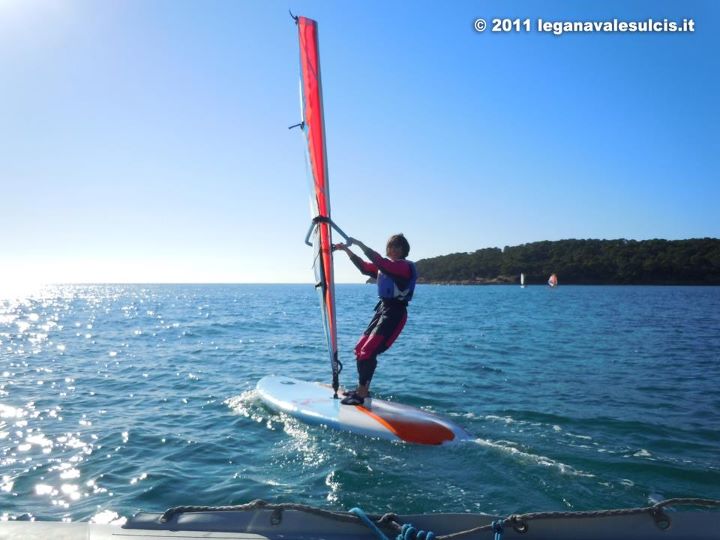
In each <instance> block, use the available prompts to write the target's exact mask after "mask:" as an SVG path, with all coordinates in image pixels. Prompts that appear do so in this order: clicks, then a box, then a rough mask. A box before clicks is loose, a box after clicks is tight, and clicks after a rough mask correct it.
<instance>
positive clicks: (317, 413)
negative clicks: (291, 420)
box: [257, 375, 471, 445]
mask: <svg viewBox="0 0 720 540" xmlns="http://www.w3.org/2000/svg"><path fill="white" fill-rule="evenodd" d="M257 392H258V395H259V396H260V398H261V399H262V401H263V402H264V403H265V404H267V405H268V406H269V407H270V408H271V409H274V410H276V411H280V412H284V413H287V414H289V415H291V416H293V417H295V418H298V419H299V420H302V421H303V422H307V423H309V424H322V425H326V426H328V427H331V428H333V429H337V430H341V431H350V432H353V433H358V434H360V435H366V436H369V437H379V438H382V439H389V440H396V441H405V442H410V443H417V444H433V445H438V444H444V443H449V442H454V441H459V440H467V439H470V438H471V437H470V434H469V433H467V432H466V431H465V430H464V429H463V428H461V427H460V426H458V425H456V424H454V423H452V422H450V421H449V420H446V419H444V418H442V417H440V416H437V415H435V414H432V413H429V412H426V411H423V410H420V409H417V408H415V407H410V406H408V405H402V404H400V403H391V402H389V401H384V400H382V399H376V398H373V399H370V400H366V401H365V404H364V405H342V404H341V403H340V399H335V398H333V391H332V388H330V386H328V385H324V384H321V383H318V382H307V381H301V380H298V379H293V378H291V377H283V376H276V375H270V376H268V377H263V378H262V379H260V381H258V384H257Z"/></svg>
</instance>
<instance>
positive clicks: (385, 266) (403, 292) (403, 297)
mask: <svg viewBox="0 0 720 540" xmlns="http://www.w3.org/2000/svg"><path fill="white" fill-rule="evenodd" d="M365 255H366V256H367V257H368V258H369V259H370V261H371V262H365V261H363V260H362V259H361V258H360V257H358V256H357V255H355V254H354V253H351V254H350V260H351V261H352V262H353V264H354V265H355V266H356V267H357V268H358V269H359V270H360V272H362V273H363V274H364V275H366V276H368V277H371V278H374V279H376V280H378V294H379V296H380V301H379V302H378V304H377V306H375V314H374V315H373V318H372V320H371V321H370V324H369V325H368V327H367V329H366V330H365V332H364V333H363V335H362V337H361V338H360V340H359V341H358V342H357V345H355V355H356V357H357V369H358V380H359V383H360V385H361V386H366V385H368V384H370V381H371V380H372V377H373V374H374V373H375V368H376V367H377V356H378V355H379V354H381V353H383V352H385V351H387V350H388V349H389V348H390V346H391V345H392V344H393V343H394V342H395V340H396V339H397V337H398V336H399V335H400V332H401V331H402V329H403V327H404V326H405V322H406V321H407V305H408V302H409V301H410V300H411V299H412V294H413V291H414V288H415V279H416V277H417V273H416V270H415V265H414V264H413V263H412V262H410V261H407V260H404V259H401V260H397V261H392V260H390V259H386V258H384V257H381V256H380V254H378V253H377V252H375V251H373V250H371V249H368V250H366V251H365Z"/></svg>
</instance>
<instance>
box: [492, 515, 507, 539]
mask: <svg viewBox="0 0 720 540" xmlns="http://www.w3.org/2000/svg"><path fill="white" fill-rule="evenodd" d="M492 530H493V532H494V533H495V540H502V537H503V531H504V530H505V520H504V519H496V520H495V521H493V522H492Z"/></svg>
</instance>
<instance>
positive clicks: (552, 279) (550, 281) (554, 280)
mask: <svg viewBox="0 0 720 540" xmlns="http://www.w3.org/2000/svg"><path fill="white" fill-rule="evenodd" d="M557 284H558V279H557V276H556V275H555V274H552V275H551V276H550V279H548V285H550V286H551V287H557Z"/></svg>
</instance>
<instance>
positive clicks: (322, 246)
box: [294, 17, 342, 397]
mask: <svg viewBox="0 0 720 540" xmlns="http://www.w3.org/2000/svg"><path fill="white" fill-rule="evenodd" d="M294 18H295V22H296V23H297V27H298V38H299V41H300V90H301V112H302V123H301V124H300V126H301V127H302V130H303V133H304V134H305V138H306V141H307V148H306V150H307V154H306V155H307V162H308V172H309V180H310V213H311V217H312V218H313V226H312V227H311V231H310V233H309V235H310V234H312V237H313V241H312V246H313V252H314V256H313V266H314V269H315V288H316V289H317V291H318V296H319V299H320V309H321V312H322V320H323V328H324V330H325V339H326V342H327V349H328V356H329V360H330V366H331V370H332V386H333V389H334V390H335V397H337V390H338V388H339V385H340V383H339V375H340V370H341V369H342V364H340V361H339V360H338V347H337V324H336V316H335V278H334V271H333V253H332V225H333V223H332V221H331V219H330V186H329V183H328V180H329V178H328V167H327V151H326V148H325V115H324V112H323V100H322V81H321V77H320V47H319V42H318V28H317V22H316V21H314V20H312V19H308V18H306V17H294ZM309 235H308V236H309ZM306 242H307V239H306Z"/></svg>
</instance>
